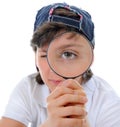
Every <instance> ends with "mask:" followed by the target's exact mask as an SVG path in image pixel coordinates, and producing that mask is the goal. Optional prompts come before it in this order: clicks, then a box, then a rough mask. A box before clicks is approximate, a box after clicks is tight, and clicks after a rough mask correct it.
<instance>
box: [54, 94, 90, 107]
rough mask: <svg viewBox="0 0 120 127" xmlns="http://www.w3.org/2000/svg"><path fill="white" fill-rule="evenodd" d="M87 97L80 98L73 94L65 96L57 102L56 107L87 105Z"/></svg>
mask: <svg viewBox="0 0 120 127" xmlns="http://www.w3.org/2000/svg"><path fill="white" fill-rule="evenodd" d="M87 101H88V100H87V98H86V97H85V96H80V95H79V96H78V95H72V94H64V95H63V96H60V97H59V98H57V99H56V100H55V102H56V106H65V105H68V104H85V103H86V102H87Z"/></svg>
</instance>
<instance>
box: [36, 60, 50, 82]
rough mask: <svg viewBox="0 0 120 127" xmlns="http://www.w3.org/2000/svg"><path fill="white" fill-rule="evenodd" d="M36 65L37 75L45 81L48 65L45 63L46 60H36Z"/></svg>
mask: <svg viewBox="0 0 120 127" xmlns="http://www.w3.org/2000/svg"><path fill="white" fill-rule="evenodd" d="M36 65H37V67H38V69H39V73H40V75H41V77H42V79H43V80H46V77H48V75H49V70H50V69H49V65H48V63H47V60H46V58H37V59H36Z"/></svg>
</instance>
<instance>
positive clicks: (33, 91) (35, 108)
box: [3, 74, 120, 127]
mask: <svg viewBox="0 0 120 127" xmlns="http://www.w3.org/2000/svg"><path fill="white" fill-rule="evenodd" d="M35 76H36V74H32V75H30V76H28V77H26V78H24V79H23V80H22V81H21V82H20V83H19V84H18V85H17V86H16V88H15V89H14V91H13V92H12V95H11V97H10V100H9V102H8V105H7V107H6V110H5V113H4V115H3V116H5V117H8V118H11V119H14V120H17V121H19V122H21V123H23V124H25V125H26V126H28V124H29V123H31V127H38V126H39V125H40V124H41V123H43V122H44V121H45V120H46V118H47V110H46V98H47V96H48V95H49V94H50V93H49V89H48V87H47V86H46V85H39V84H38V83H37V82H36V80H35ZM83 88H84V90H85V92H86V94H87V97H88V102H87V104H86V110H87V112H88V119H89V122H90V125H91V127H120V98H119V97H118V96H117V95H116V94H115V92H114V91H113V89H112V88H111V87H110V86H109V84H108V83H107V82H105V81H104V80H103V79H101V78H99V77H96V76H93V77H92V78H91V79H90V80H89V81H88V82H87V83H86V84H84V85H83Z"/></svg>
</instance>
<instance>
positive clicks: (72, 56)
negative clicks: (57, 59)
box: [61, 51, 77, 60]
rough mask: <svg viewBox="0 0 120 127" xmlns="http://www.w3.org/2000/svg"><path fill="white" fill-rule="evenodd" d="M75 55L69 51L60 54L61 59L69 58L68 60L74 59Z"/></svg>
mask: <svg viewBox="0 0 120 127" xmlns="http://www.w3.org/2000/svg"><path fill="white" fill-rule="evenodd" d="M76 56H77V55H76V54H75V53H73V52H71V51H65V52H63V53H62V54H61V57H62V58H63V59H70V60H72V59H75V58H76Z"/></svg>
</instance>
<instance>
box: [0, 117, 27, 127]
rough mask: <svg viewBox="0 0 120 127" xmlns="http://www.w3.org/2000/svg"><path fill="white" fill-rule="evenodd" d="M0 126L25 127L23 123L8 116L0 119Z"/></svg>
mask: <svg viewBox="0 0 120 127" xmlns="http://www.w3.org/2000/svg"><path fill="white" fill-rule="evenodd" d="M0 127H26V126H25V125H24V124H22V123H20V122H18V121H15V120H13V119H9V118H5V117H3V118H1V119H0Z"/></svg>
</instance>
